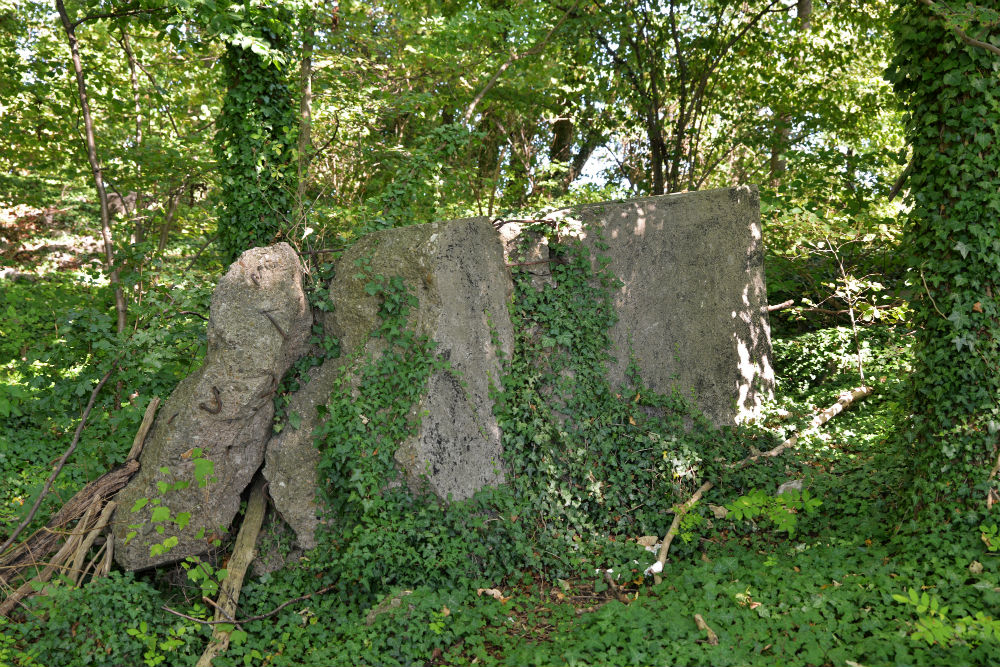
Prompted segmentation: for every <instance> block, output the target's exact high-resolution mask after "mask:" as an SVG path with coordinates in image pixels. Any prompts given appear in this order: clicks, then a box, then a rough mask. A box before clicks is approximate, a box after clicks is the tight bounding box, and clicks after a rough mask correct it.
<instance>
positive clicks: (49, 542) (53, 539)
mask: <svg viewBox="0 0 1000 667" xmlns="http://www.w3.org/2000/svg"><path fill="white" fill-rule="evenodd" d="M159 404H160V399H159V398H158V397H153V399H152V400H151V401H150V402H149V405H148V406H146V413H145V415H144V416H143V418H142V424H141V425H140V426H139V430H138V431H137V432H136V435H135V439H134V440H133V442H132V448H131V450H130V451H129V453H128V456H127V457H126V461H125V464H124V465H123V466H121V467H119V468H115V469H114V470H111V471H109V472H106V473H105V474H103V475H101V476H100V477H98V478H97V479H95V480H94V481H92V482H90V483H89V484H87V485H86V486H85V487H83V488H82V489H80V490H79V491H78V492H76V494H74V495H73V497H72V498H70V499H69V501H68V502H66V503H65V504H64V505H63V506H62V507H61V508H60V509H59V511H58V512H56V513H55V515H54V516H53V517H52V518H51V519H49V522H48V523H47V524H46V525H45V527H44V528H42V529H41V530H39V531H37V532H35V533H34V534H33V535H32V536H31V537H29V538H28V539H27V540H25V541H24V542H22V543H21V544H19V545H18V546H17V547H16V548H14V549H13V550H11V551H10V552H8V553H6V554H4V555H3V556H2V557H0V584H5V583H7V582H10V581H13V579H14V578H15V577H17V576H18V575H19V574H20V573H21V572H22V571H23V570H25V569H26V568H29V567H32V566H34V565H37V564H38V561H40V560H41V559H44V558H46V557H48V555H49V554H51V553H52V552H53V551H55V550H56V545H57V544H58V543H59V540H60V538H61V536H62V533H63V532H64V531H65V528H66V526H67V524H69V523H70V522H71V521H75V520H77V519H79V518H80V517H83V516H85V515H86V513H87V512H88V511H89V510H91V509H92V508H93V509H94V510H95V513H96V512H99V511H101V508H102V507H103V506H104V503H106V502H107V501H108V499H110V498H111V497H112V496H114V495H115V494H116V493H118V491H119V490H120V489H121V488H122V487H123V486H125V484H127V483H128V481H129V480H130V479H132V476H133V475H134V474H135V473H136V472H137V471H138V470H139V461H138V460H137V459H138V457H139V454H140V453H141V452H142V446H143V444H144V443H145V441H146V436H147V435H148V434H149V429H150V427H151V426H152V425H153V417H154V416H155V415H156V409H157V407H158V406H159ZM89 528H90V526H88V525H87V522H80V523H78V524H77V527H76V529H75V530H77V531H80V530H84V531H85V530H88V529H89ZM15 537H16V535H15ZM95 537H96V536H95ZM91 541H93V540H91ZM88 549H89V545H88Z"/></svg>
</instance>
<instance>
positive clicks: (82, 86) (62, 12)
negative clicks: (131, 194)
mask: <svg viewBox="0 0 1000 667" xmlns="http://www.w3.org/2000/svg"><path fill="white" fill-rule="evenodd" d="M55 3H56V11H57V12H59V20H60V21H61V22H62V26H63V29H64V30H65V31H66V38H67V39H68V40H69V52H70V56H71V57H72V59H73V71H74V72H75V74H76V87H77V92H78V94H79V96H80V108H81V110H82V111H83V128H84V134H85V137H86V142H87V160H88V161H89V162H90V170H91V172H92V173H93V175H94V187H95V188H96V189H97V197H98V199H99V200H100V202H101V239H102V240H103V241H104V262H105V265H106V269H107V272H108V279H109V280H110V281H111V285H112V287H113V288H114V291H115V310H116V311H117V314H118V333H123V332H124V331H125V329H126V327H127V326H128V308H127V306H126V305H125V294H124V292H122V288H121V281H120V280H119V278H118V269H116V268H115V249H114V243H113V242H112V240H111V214H110V212H109V211H108V192H107V190H105V189H104V176H103V174H102V173H101V163H100V161H99V160H98V159H97V140H96V139H95V138H94V120H93V118H92V117H91V115H90V102H89V100H88V98H87V83H86V81H85V80H84V77H83V65H82V63H81V61H80V49H79V44H78V43H77V39H76V27H75V26H74V25H73V23H72V22H71V21H70V20H69V15H68V14H67V13H66V6H65V5H64V4H63V0H55Z"/></svg>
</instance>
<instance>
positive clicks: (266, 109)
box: [215, 32, 298, 261]
mask: <svg viewBox="0 0 1000 667" xmlns="http://www.w3.org/2000/svg"><path fill="white" fill-rule="evenodd" d="M265 35H266V37H267V39H268V41H269V42H270V46H271V48H272V49H273V50H274V52H275V53H284V52H287V44H286V40H285V39H284V38H283V37H281V36H279V35H276V34H274V33H272V32H265ZM272 55H273V54H272ZM222 63H223V76H224V83H225V85H226V88H227V91H226V98H225V101H224V102H223V105H222V112H221V113H220V115H219V119H218V121H217V123H216V127H217V131H216V135H215V144H216V145H215V150H216V157H217V159H218V161H219V174H220V176H221V182H222V193H221V203H222V207H221V211H220V212H219V239H218V243H219V246H220V247H221V249H222V252H223V256H224V258H225V259H226V260H227V261H232V260H233V259H235V258H236V257H237V256H238V255H239V254H240V253H241V252H243V251H244V250H246V249H247V248H252V247H255V246H263V245H268V244H270V243H272V242H273V241H274V240H275V239H276V238H278V237H279V236H281V234H282V232H283V231H284V230H285V229H286V228H287V227H288V226H289V225H290V223H291V217H292V211H293V206H294V202H295V192H296V186H295V163H294V160H293V155H294V152H293V150H292V149H293V147H294V145H295V128H296V127H297V126H298V120H297V119H296V117H295V109H294V105H293V99H292V90H291V86H290V82H289V79H288V75H287V74H286V72H284V71H283V70H282V69H281V68H280V67H279V66H278V65H277V64H276V63H275V62H274V59H273V58H268V57H264V56H262V55H260V54H258V53H257V52H255V51H254V50H251V49H249V48H243V47H241V46H239V45H234V44H229V45H227V47H226V53H225V56H224V57H223V59H222Z"/></svg>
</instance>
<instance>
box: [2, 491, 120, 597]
mask: <svg viewBox="0 0 1000 667" xmlns="http://www.w3.org/2000/svg"><path fill="white" fill-rule="evenodd" d="M96 508H97V505H91V506H90V507H89V508H88V509H87V512H86V514H84V516H83V519H81V520H80V523H78V524H77V526H76V530H74V531H73V533H72V534H70V536H69V538H68V539H67V540H66V543H65V544H64V545H63V547H62V549H60V550H59V553H58V554H56V557H55V558H54V559H52V561H51V562H50V563H48V564H46V566H45V568H44V569H43V570H42V571H41V572H39V573H38V574H37V575H36V576H35V578H34V579H32V580H30V581H26V582H24V583H23V584H21V586H20V587H18V589H17V590H16V591H14V592H13V593H11V594H10V595H8V596H7V598H6V599H5V600H4V601H3V602H2V603H0V616H8V615H10V612H12V611H13V610H14V607H15V606H17V605H18V604H20V602H21V600H23V599H24V598H26V597H28V596H31V595H34V594H35V593H37V592H38V591H39V590H40V589H41V588H42V586H41V585H40V584H45V583H46V582H48V580H49V579H51V578H52V575H53V574H55V572H56V570H65V571H68V572H69V576H70V578H71V579H72V580H73V583H74V584H77V583H79V581H80V579H81V578H82V575H83V572H84V569H85V568H83V560H84V558H85V557H86V555H87V551H89V550H90V547H91V545H93V544H94V540H95V539H97V536H98V535H100V534H101V533H102V532H103V531H104V528H105V527H106V526H107V525H108V521H109V520H110V519H111V514H112V512H114V510H115V502H114V501H111V502H109V503H108V504H107V505H106V506H105V507H104V510H103V511H102V512H101V515H100V517H99V518H98V519H97V523H96V524H95V525H94V526H93V527H92V528H91V527H89V525H90V519H91V517H92V516H93V515H94V514H95V513H96V512H95V510H96ZM71 560H72V563H71V564H70V565H69V566H67V565H66V563H67V562H70V561H71Z"/></svg>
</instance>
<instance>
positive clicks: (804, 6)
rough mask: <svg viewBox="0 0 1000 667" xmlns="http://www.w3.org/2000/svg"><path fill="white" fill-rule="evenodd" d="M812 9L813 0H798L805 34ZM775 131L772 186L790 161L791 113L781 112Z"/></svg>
mask: <svg viewBox="0 0 1000 667" xmlns="http://www.w3.org/2000/svg"><path fill="white" fill-rule="evenodd" d="M812 11H813V5H812V0H798V3H797V4H796V6H795V13H796V17H797V18H798V20H799V33H800V34H802V35H805V34H806V33H808V32H809V29H810V28H811V27H812ZM798 61H799V58H798V54H796V55H795V56H794V57H793V58H792V60H791V62H790V63H789V68H790V69H791V71H793V72H794V71H795V70H796V68H797V67H798ZM775 133H776V135H777V140H776V141H775V143H774V146H773V147H772V148H771V159H770V161H769V171H770V178H771V184H772V186H777V184H778V181H779V180H780V178H781V176H782V175H783V174H784V173H785V170H786V169H787V168H788V161H787V160H786V159H785V151H787V150H788V146H789V144H790V143H791V136H792V115H791V114H789V113H783V114H781V117H780V119H779V120H778V125H777V127H776V128H775Z"/></svg>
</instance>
